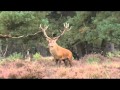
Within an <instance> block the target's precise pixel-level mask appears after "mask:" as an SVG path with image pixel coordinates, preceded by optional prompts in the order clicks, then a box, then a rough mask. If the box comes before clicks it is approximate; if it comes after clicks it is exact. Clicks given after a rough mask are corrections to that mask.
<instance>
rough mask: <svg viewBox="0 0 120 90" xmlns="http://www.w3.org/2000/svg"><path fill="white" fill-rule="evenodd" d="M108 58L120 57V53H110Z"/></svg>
mask: <svg viewBox="0 0 120 90" xmlns="http://www.w3.org/2000/svg"><path fill="white" fill-rule="evenodd" d="M106 56H107V57H108V58H113V57H120V51H114V52H108V53H107V54H106Z"/></svg>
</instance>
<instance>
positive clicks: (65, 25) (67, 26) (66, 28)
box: [55, 23, 72, 38]
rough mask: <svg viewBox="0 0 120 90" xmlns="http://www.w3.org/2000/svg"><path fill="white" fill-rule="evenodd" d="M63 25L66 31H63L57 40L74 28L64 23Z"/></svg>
mask: <svg viewBox="0 0 120 90" xmlns="http://www.w3.org/2000/svg"><path fill="white" fill-rule="evenodd" d="M63 25H64V30H63V31H61V34H60V35H59V36H57V37H55V38H59V37H61V36H62V35H63V34H64V33H65V32H66V31H69V30H70V29H71V28H72V27H69V23H64V24H63Z"/></svg>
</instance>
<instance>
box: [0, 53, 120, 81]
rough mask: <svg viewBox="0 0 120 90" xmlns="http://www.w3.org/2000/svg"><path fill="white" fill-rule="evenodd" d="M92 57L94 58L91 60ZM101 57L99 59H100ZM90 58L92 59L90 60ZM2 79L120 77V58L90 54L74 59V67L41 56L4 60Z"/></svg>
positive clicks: (1, 66) (2, 62)
mask: <svg viewBox="0 0 120 90" xmlns="http://www.w3.org/2000/svg"><path fill="white" fill-rule="evenodd" d="M90 58H94V59H93V60H94V61H91V59H90ZM98 59H99V61H98ZM88 60H90V61H88ZM0 78H2V79H82V78H84V79H86V78H87V79H102V78H120V58H119V57H112V58H109V57H104V56H102V55H100V54H89V55H86V56H84V57H83V58H81V59H80V60H73V66H72V67H65V65H64V63H63V62H62V63H61V66H60V67H59V66H56V65H55V62H54V60H52V59H50V58H48V60H47V58H45V59H44V58H41V59H40V60H33V61H26V60H23V59H16V60H4V61H1V64H0Z"/></svg>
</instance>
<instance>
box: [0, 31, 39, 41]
mask: <svg viewBox="0 0 120 90" xmlns="http://www.w3.org/2000/svg"><path fill="white" fill-rule="evenodd" d="M40 32H41V31H38V32H36V33H34V34H29V35H26V36H25V35H22V36H17V37H15V36H11V35H2V34H0V39H4V38H16V39H17V38H27V37H30V36H35V35H37V34H39V33H40Z"/></svg>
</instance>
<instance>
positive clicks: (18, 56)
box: [7, 52, 23, 61]
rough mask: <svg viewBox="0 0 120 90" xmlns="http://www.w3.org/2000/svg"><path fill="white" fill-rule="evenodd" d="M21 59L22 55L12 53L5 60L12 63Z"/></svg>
mask: <svg viewBox="0 0 120 90" xmlns="http://www.w3.org/2000/svg"><path fill="white" fill-rule="evenodd" d="M21 58H23V55H22V54H21V53H17V52H14V53H13V54H11V55H10V56H8V57H7V59H8V60H10V61H14V60H17V59H21Z"/></svg>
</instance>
